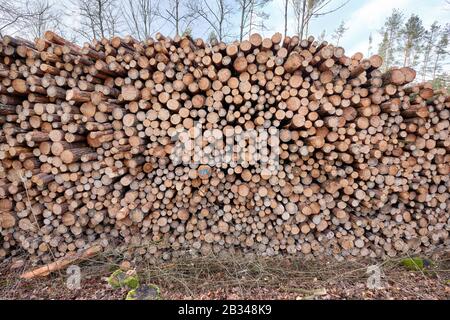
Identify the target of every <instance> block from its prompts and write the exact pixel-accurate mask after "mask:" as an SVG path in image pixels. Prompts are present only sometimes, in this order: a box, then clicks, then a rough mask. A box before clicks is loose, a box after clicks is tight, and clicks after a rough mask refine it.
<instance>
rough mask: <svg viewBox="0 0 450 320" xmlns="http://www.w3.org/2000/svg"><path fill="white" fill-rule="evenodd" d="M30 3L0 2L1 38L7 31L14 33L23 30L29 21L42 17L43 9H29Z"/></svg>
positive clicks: (1, 0) (0, 0) (17, 1)
mask: <svg viewBox="0 0 450 320" xmlns="http://www.w3.org/2000/svg"><path fill="white" fill-rule="evenodd" d="M28 3H29V2H28V1H22V0H16V1H11V0H0V36H3V33H4V32H5V31H8V32H10V33H14V32H17V31H20V30H23V28H24V26H25V24H26V23H27V21H29V20H30V19H31V18H33V17H35V16H37V15H42V9H40V8H39V7H34V8H31V7H27V4H28ZM31 9H33V10H31ZM46 10H47V8H46V7H44V11H46Z"/></svg>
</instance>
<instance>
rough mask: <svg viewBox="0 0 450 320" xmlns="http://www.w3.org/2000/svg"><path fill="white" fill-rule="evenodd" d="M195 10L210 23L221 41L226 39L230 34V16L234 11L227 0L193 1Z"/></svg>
mask: <svg viewBox="0 0 450 320" xmlns="http://www.w3.org/2000/svg"><path fill="white" fill-rule="evenodd" d="M188 6H189V8H190V10H191V11H193V12H197V13H198V15H199V16H200V17H201V18H202V19H203V20H204V21H205V22H206V23H207V24H208V26H209V28H210V29H211V30H212V31H213V32H214V33H215V35H216V36H217V37H218V40H219V41H224V40H225V39H226V38H227V37H229V36H230V34H229V32H228V30H230V28H229V27H230V18H231V15H232V13H233V9H232V7H231V5H230V4H229V3H228V1H226V0H214V1H211V0H200V1H195V2H194V1H193V2H191V3H190V4H189V5H188Z"/></svg>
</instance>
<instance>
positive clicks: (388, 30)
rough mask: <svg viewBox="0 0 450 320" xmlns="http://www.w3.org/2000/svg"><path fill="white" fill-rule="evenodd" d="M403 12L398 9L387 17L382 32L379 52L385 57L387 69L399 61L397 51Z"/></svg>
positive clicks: (385, 67)
mask: <svg viewBox="0 0 450 320" xmlns="http://www.w3.org/2000/svg"><path fill="white" fill-rule="evenodd" d="M402 24H403V13H402V12H401V11H399V10H397V9H394V10H392V14H391V15H390V16H389V17H387V18H386V21H385V23H384V26H383V27H382V29H381V31H380V33H381V35H382V36H383V40H382V41H381V43H380V45H379V49H378V54H379V55H380V56H381V57H382V58H383V59H384V69H385V70H387V69H389V68H390V67H392V66H393V65H394V64H396V63H397V59H396V53H397V52H398V48H399V39H400V35H401V27H402Z"/></svg>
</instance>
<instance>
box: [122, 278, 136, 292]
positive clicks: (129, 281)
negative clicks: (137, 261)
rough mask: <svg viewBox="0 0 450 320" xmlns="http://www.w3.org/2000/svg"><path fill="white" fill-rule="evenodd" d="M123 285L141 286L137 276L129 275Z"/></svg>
mask: <svg viewBox="0 0 450 320" xmlns="http://www.w3.org/2000/svg"><path fill="white" fill-rule="evenodd" d="M123 285H125V286H127V287H128V288H130V289H136V288H137V287H139V279H138V278H137V276H128V277H126V278H125V280H124V281H123Z"/></svg>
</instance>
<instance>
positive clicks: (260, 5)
mask: <svg viewBox="0 0 450 320" xmlns="http://www.w3.org/2000/svg"><path fill="white" fill-rule="evenodd" d="M270 1H271V0H237V4H238V8H239V17H240V18H239V21H240V22H239V41H242V40H243V39H244V37H245V36H247V35H250V34H251V33H252V31H253V29H254V28H260V29H264V28H265V24H264V19H268V18H269V15H268V14H267V13H266V12H264V8H265V6H266V5H267V4H268V3H269V2H270ZM258 19H262V20H260V22H259V23H258Z"/></svg>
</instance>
